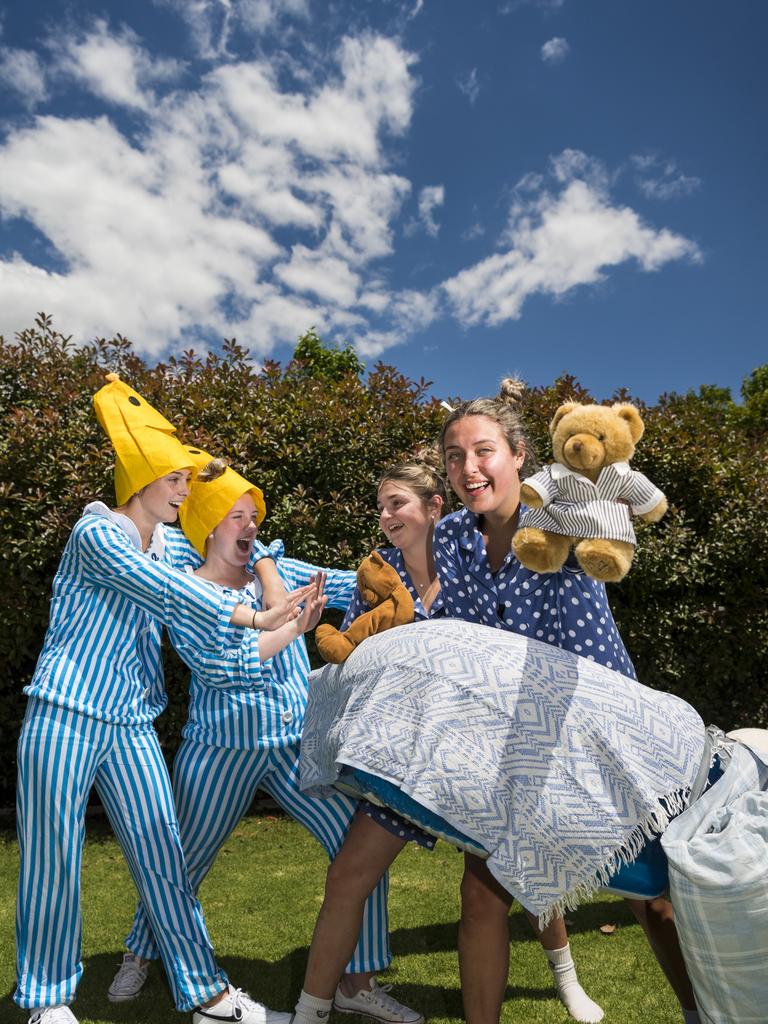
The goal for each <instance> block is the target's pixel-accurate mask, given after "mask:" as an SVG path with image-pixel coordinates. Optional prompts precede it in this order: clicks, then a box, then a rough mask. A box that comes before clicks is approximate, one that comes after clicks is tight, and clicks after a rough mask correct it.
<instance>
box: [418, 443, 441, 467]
mask: <svg viewBox="0 0 768 1024" xmlns="http://www.w3.org/2000/svg"><path fill="white" fill-rule="evenodd" d="M413 461H414V462H416V463H418V464H419V465H422V466H424V467H425V468H426V469H431V470H433V471H434V472H435V473H439V472H440V470H441V468H442V464H443V460H442V458H441V457H440V449H439V448H438V447H437V445H436V444H428V445H424V447H423V448H419V449H418V450H417V451H416V452H414V455H413Z"/></svg>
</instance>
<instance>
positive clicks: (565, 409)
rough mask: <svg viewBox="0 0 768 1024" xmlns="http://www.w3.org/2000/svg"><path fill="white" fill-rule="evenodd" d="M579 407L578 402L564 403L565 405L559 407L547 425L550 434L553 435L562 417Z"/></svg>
mask: <svg viewBox="0 0 768 1024" xmlns="http://www.w3.org/2000/svg"><path fill="white" fill-rule="evenodd" d="M579 405H580V403H579V402H566V403H565V405H561V406H560V408H559V409H558V410H557V412H556V413H555V415H554V416H553V417H552V422H551V423H550V424H549V432H550V434H554V432H555V427H556V426H557V424H558V423H559V422H560V420H561V419H562V418H563V416H567V415H568V413H569V412H573V410H574V409H578V408H579Z"/></svg>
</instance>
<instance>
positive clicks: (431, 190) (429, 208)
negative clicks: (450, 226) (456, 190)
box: [419, 185, 445, 238]
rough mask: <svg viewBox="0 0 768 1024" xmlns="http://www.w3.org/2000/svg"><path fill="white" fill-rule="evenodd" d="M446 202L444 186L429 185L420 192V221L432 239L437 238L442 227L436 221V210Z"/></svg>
mask: <svg viewBox="0 0 768 1024" xmlns="http://www.w3.org/2000/svg"><path fill="white" fill-rule="evenodd" d="M444 202H445V188H444V186H443V185H427V186H426V188H423V189H422V190H421V192H419V220H420V221H421V224H422V227H423V228H424V230H425V231H426V232H427V234H428V235H431V236H432V238H437V236H438V234H439V233H440V225H439V224H438V223H437V221H436V220H435V210H436V209H437V208H438V207H439V206H442V205H443V203H444Z"/></svg>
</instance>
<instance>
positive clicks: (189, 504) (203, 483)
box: [179, 464, 267, 558]
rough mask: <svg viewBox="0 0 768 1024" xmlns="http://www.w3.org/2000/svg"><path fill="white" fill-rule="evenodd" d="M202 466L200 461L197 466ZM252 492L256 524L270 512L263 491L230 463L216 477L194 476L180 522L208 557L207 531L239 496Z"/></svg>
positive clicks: (181, 509) (180, 515)
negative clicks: (208, 478) (201, 477)
mask: <svg viewBox="0 0 768 1024" xmlns="http://www.w3.org/2000/svg"><path fill="white" fill-rule="evenodd" d="M201 468H202V467H201V466H200V465H199V464H198V469H201ZM244 494H250V496H251V497H252V498H253V502H254V504H255V506H256V515H257V516H258V518H257V521H256V522H257V525H258V524H260V523H261V522H262V521H263V519H264V516H265V515H266V514H267V506H266V505H265V504H264V495H263V493H262V491H261V490H260V489H259V488H258V487H256V485H255V484H252V483H251V482H250V481H249V480H246V479H245V477H244V476H240V474H239V473H236V472H235V470H234V469H231V468H230V467H229V466H227V468H226V469H225V470H224V472H223V473H222V474H221V476H218V477H216V479H215V480H194V481H193V483H192V486H191V487H190V489H189V497H188V498H187V500H186V501H185V502H184V504H183V505H182V506H181V508H180V509H179V522H180V523H181V528H182V530H183V531H184V533H185V534H186V535H187V537H188V538H189V540H190V541H191V543H192V545H193V546H194V548H195V550H196V551H197V552H198V553H199V554H200V556H201V557H202V558H205V547H206V543H207V541H208V534H209V533H210V532H211V531H212V530H213V529H215V528H216V527H217V526H218V525H219V523H220V522H221V521H222V519H223V518H224V517H225V516H226V514H227V513H228V512H229V510H230V509H231V508H232V506H233V505H234V504H235V502H236V501H237V500H238V498H242V496H243V495H244Z"/></svg>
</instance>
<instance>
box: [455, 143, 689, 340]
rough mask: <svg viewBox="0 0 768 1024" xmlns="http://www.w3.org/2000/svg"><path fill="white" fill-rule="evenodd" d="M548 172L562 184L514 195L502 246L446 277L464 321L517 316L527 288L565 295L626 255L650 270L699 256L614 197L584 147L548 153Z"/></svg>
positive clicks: (498, 320) (527, 294)
mask: <svg viewBox="0 0 768 1024" xmlns="http://www.w3.org/2000/svg"><path fill="white" fill-rule="evenodd" d="M568 168H570V173H569V171H568ZM580 168H581V169H582V170H583V169H584V168H586V169H588V170H589V171H590V172H591V180H585V177H584V176H579V169H580ZM553 177H554V179H555V182H556V183H557V186H558V188H559V191H557V192H555V193H554V194H553V193H550V192H548V191H546V190H542V191H540V192H539V193H538V194H533V193H532V194H531V195H530V196H529V198H528V199H527V201H524V200H523V199H522V198H520V196H517V197H516V198H515V200H514V202H513V205H512V210H511V212H510V223H509V225H508V227H507V230H506V232H505V235H504V242H505V246H506V248H505V251H502V252H499V253H496V254H494V255H492V256H489V257H488V258H487V259H484V260H482V261H481V262H479V263H477V264H475V266H473V267H469V268H468V269H466V270H463V271H461V272H460V273H458V274H457V275H455V276H454V277H453V278H451V279H449V280H448V281H445V282H444V283H443V290H444V292H445V294H446V295H447V297H448V299H449V302H450V303H451V305H452V307H453V309H454V311H455V313H456V315H457V316H458V317H459V319H460V320H461V321H462V322H463V323H464V324H467V325H471V324H479V323H485V324H500V323H503V322H504V321H506V320H516V319H518V318H519V317H520V315H521V313H522V308H523V304H524V302H525V300H526V299H527V298H529V297H530V296H531V295H535V294H537V293H538V294H549V295H553V296H555V297H559V296H563V295H565V294H566V293H568V292H569V291H571V290H572V289H574V288H576V287H578V286H579V285H588V284H596V283H598V282H600V281H602V280H603V279H604V276H605V272H606V270H607V269H609V268H610V267H614V266H618V265H619V264H621V263H624V262H627V261H628V260H635V261H636V262H637V263H638V265H639V266H640V268H641V269H642V270H644V271H652V270H658V269H659V268H660V267H662V266H663V265H664V264H666V263H668V262H670V261H671V260H679V259H691V260H699V259H700V258H701V255H700V252H699V250H698V248H697V247H696V245H695V244H694V243H693V242H691V241H690V240H689V239H686V238H684V237H683V236H681V235H678V234H675V233H673V232H672V231H669V230H668V229H666V228H663V229H661V230H656V229H655V228H652V227H649V226H648V225H646V224H644V223H643V222H642V220H641V219H640V217H639V216H638V214H637V213H635V211H634V210H631V209H629V208H628V207H622V206H617V205H615V204H614V203H612V201H611V198H610V195H609V193H608V191H607V189H606V188H605V187H604V185H601V184H600V183H599V179H600V176H598V175H596V172H595V162H594V161H592V160H590V159H589V158H587V157H586V156H585V155H584V154H581V157H579V156H578V154H577V153H576V152H575V151H567V152H566V154H561V158H557V159H555V160H554V161H553ZM608 177H609V175H608V174H607V173H605V174H604V175H602V181H603V182H605V181H607V180H608ZM529 184H530V183H529Z"/></svg>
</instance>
